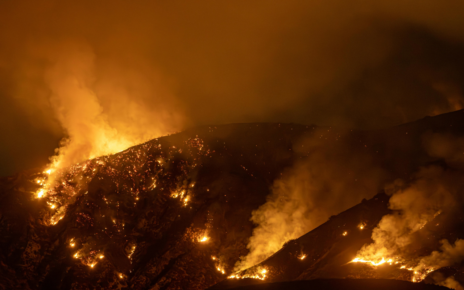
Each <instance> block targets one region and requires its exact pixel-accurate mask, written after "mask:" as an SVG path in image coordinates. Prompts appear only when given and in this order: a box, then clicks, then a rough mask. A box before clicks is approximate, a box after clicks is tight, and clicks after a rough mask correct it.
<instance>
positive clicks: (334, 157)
mask: <svg viewBox="0 0 464 290" xmlns="http://www.w3.org/2000/svg"><path fill="white" fill-rule="evenodd" d="M345 135H347V133H346V132H337V131H335V130H331V129H328V128H327V129H316V130H315V131H314V132H313V133H312V134H311V136H310V137H308V138H306V139H305V140H302V141H301V142H300V143H298V144H295V146H294V147H293V150H294V152H295V153H296V154H301V155H305V156H306V157H305V158H304V159H303V160H301V161H299V162H297V163H296V164H295V165H294V166H293V167H292V168H289V169H288V170H287V171H286V172H284V174H283V176H282V178H280V179H278V180H276V181H275V182H274V184H273V186H272V189H271V190H272V193H271V194H270V196H268V198H267V201H266V203H265V204H263V205H262V206H261V207H259V208H258V209H257V210H255V211H254V212H253V213H252V217H251V221H253V222H254V223H255V224H256V228H255V229H254V230H253V235H252V237H251V238H250V241H249V243H248V245H247V248H248V249H249V250H250V252H249V254H248V255H247V256H245V257H241V260H240V261H239V262H237V263H236V265H235V271H240V270H243V269H246V268H249V267H251V266H253V265H255V264H257V263H259V262H261V261H263V260H264V259H266V258H267V257H269V256H270V255H272V254H273V253H275V252H277V251H278V250H279V249H280V248H282V246H283V245H284V244H285V243H286V242H288V241H289V240H292V239H296V238H298V237H300V236H301V235H303V234H305V233H307V232H308V231H310V230H312V229H314V228H315V227H317V226H319V225H321V224H322V223H324V222H325V221H327V219H328V218H329V217H330V216H331V215H334V214H338V213H339V212H341V211H343V210H346V209H348V208H350V207H352V206H354V205H355V204H357V203H359V202H360V201H361V199H363V198H369V197H371V196H372V195H375V194H376V193H377V191H378V190H379V189H380V188H381V184H382V181H383V180H384V178H385V172H383V170H381V169H380V168H379V167H378V166H377V165H376V164H375V162H374V161H373V160H372V157H371V156H370V155H369V154H365V153H364V152H363V151H362V149H361V150H358V149H357V148H352V147H351V146H348V145H347V144H346V143H345V142H343V141H342V140H343V139H344V137H345Z"/></svg>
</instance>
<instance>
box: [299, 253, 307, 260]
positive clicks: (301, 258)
mask: <svg viewBox="0 0 464 290" xmlns="http://www.w3.org/2000/svg"><path fill="white" fill-rule="evenodd" d="M305 258H306V255H305V254H303V255H301V256H299V257H298V259H300V260H304V259H305Z"/></svg>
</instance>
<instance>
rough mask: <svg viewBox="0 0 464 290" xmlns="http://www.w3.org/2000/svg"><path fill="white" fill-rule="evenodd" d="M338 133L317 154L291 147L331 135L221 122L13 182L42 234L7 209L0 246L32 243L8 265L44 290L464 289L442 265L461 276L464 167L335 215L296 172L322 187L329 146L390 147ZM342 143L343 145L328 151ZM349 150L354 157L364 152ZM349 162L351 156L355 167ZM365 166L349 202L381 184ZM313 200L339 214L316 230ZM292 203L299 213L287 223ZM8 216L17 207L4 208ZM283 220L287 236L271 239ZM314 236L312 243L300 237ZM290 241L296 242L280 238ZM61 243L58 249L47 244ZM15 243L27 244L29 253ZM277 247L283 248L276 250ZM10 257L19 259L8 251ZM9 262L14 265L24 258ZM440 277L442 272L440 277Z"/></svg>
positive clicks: (434, 171)
mask: <svg viewBox="0 0 464 290" xmlns="http://www.w3.org/2000/svg"><path fill="white" fill-rule="evenodd" d="M448 127H449V126H448ZM237 128H239V129H237ZM202 130H203V131H202ZM395 130H399V129H395ZM224 131H225V132H224ZM408 131H409V132H413V130H412V129H408ZM259 132H265V133H260V134H262V135H259V134H258V133H259ZM325 132H326V135H322V137H321V140H324V141H320V140H318V141H317V146H315V147H309V148H308V147H307V146H308V143H307V142H308V141H306V142H303V143H301V142H300V141H292V140H302V138H303V139H308V138H310V136H313V137H316V136H317V137H318V139H319V137H320V136H321V135H320V133H321V129H315V128H314V127H310V126H294V125H286V126H285V127H284V126H283V125H279V124H269V125H266V126H265V125H262V124H254V125H240V126H238V125H237V126H229V127H227V126H226V127H224V128H222V130H219V129H216V128H214V127H213V128H212V127H209V128H203V129H201V130H200V129H196V130H194V131H190V132H185V133H181V134H177V135H173V136H168V137H165V138H160V139H157V140H153V141H150V142H147V143H144V144H141V145H139V146H136V147H132V148H129V149H127V150H125V151H123V152H119V153H117V154H114V155H107V156H102V157H98V158H95V159H92V160H87V161H85V162H82V163H79V164H75V165H73V166H70V167H67V168H62V169H59V170H54V171H50V172H47V170H43V171H41V172H39V173H28V174H24V175H22V176H20V177H18V178H17V179H8V181H5V183H4V184H6V185H4V187H3V188H7V189H5V192H8V195H6V196H7V197H8V198H10V199H6V201H5V203H4V204H13V205H14V206H15V207H18V206H19V204H17V203H15V202H16V201H15V200H17V199H13V197H15V198H16V197H18V196H22V198H21V201H23V202H24V201H28V203H27V204H28V207H27V208H28V210H29V212H30V216H31V218H30V219H28V218H27V217H21V218H22V219H20V221H22V222H23V224H25V225H26V227H29V228H30V230H29V231H23V232H18V233H15V234H13V233H14V232H12V230H14V229H16V228H19V227H11V226H9V225H10V224H11V223H12V221H15V220H18V218H17V217H16V216H14V218H13V216H9V215H6V216H5V217H3V219H0V221H2V223H0V226H2V227H3V228H2V231H4V232H5V233H8V235H5V236H4V237H1V238H0V241H1V242H2V249H6V250H8V251H13V252H14V251H18V252H19V251H20V248H21V247H24V249H25V250H23V252H21V253H22V254H21V255H19V256H14V255H10V257H11V258H9V259H13V258H14V257H19V258H18V261H21V263H19V262H18V264H17V265H21V266H17V267H20V269H22V271H23V273H25V274H24V275H26V276H27V279H30V280H31V281H34V279H35V278H33V275H34V273H37V272H40V273H44V274H43V277H44V278H43V279H44V281H46V282H43V283H45V284H44V285H55V284H53V283H57V284H56V285H58V284H59V285H70V284H69V283H78V284H79V285H87V286H89V285H97V284H98V283H100V282H98V281H105V283H108V284H107V286H108V285H112V286H108V287H107V286H105V287H106V288H108V289H111V287H113V288H116V287H119V286H121V287H122V286H124V285H129V284H130V285H133V287H135V288H144V287H145V288H146V287H148V285H157V287H158V286H159V287H166V289H176V287H177V288H189V289H204V288H206V287H208V286H210V285H213V284H215V283H217V282H219V281H221V280H223V279H226V280H227V281H238V280H240V281H244V282H246V281H247V280H248V279H250V280H260V281H269V282H274V281H286V280H293V279H299V280H301V279H315V278H321V277H340V278H385V277H387V278H394V279H403V280H408V281H414V282H418V281H424V280H425V281H428V282H430V279H435V280H436V281H435V280H433V283H437V284H439V283H445V281H447V282H446V283H448V284H450V285H451V284H452V283H455V284H456V283H458V282H459V281H460V278H459V277H457V276H456V279H455V280H452V279H451V278H450V275H449V273H447V272H446V271H444V270H443V269H444V268H449V269H458V268H456V267H457V266H456V265H459V263H460V261H461V260H462V258H461V256H464V255H461V253H462V250H461V249H462V248H464V246H463V245H462V243H461V241H462V240H463V238H464V237H463V236H460V235H459V234H454V233H455V232H456V233H459V231H455V232H453V231H454V230H450V225H455V224H457V223H458V221H459V220H460V216H459V215H457V216H456V217H457V218H456V219H455V220H453V221H452V222H451V219H450V217H451V216H452V214H453V213H459V206H460V204H461V198H460V194H459V193H460V192H461V188H464V186H463V185H462V181H461V178H460V176H461V174H460V172H461V169H459V168H457V167H454V168H450V167H447V166H443V165H441V164H438V165H437V164H426V165H424V166H422V167H421V168H422V169H420V170H416V169H417V168H418V167H411V172H410V173H411V175H408V176H412V177H413V178H409V179H404V178H403V179H402V180H403V181H394V180H393V181H389V182H388V184H390V186H389V187H387V188H386V194H384V193H380V194H378V195H376V196H375V197H374V198H370V199H365V200H363V201H362V202H361V203H360V204H358V205H356V206H354V207H352V208H350V209H345V210H344V211H342V212H341V213H340V214H338V215H330V213H333V211H335V210H336V209H337V208H338V207H337V206H335V204H332V202H331V201H329V200H327V199H326V195H317V194H316V195H315V196H311V197H308V196H306V195H305V194H304V193H305V191H304V190H303V189H304V187H302V188H300V189H298V190H297V191H294V189H295V188H294V187H293V186H292V185H291V184H292V183H291V182H290V181H291V180H297V179H292V178H291V177H290V176H291V175H290V174H291V173H294V172H295V170H299V169H304V171H303V172H305V174H307V173H308V172H309V173H310V174H313V175H312V177H310V180H316V179H317V178H316V177H317V176H319V177H320V174H322V172H320V171H316V172H312V171H311V170H312V169H311V167H309V165H308V163H307V162H308V160H309V161H314V160H316V159H314V158H316V155H315V154H314V153H311V152H313V150H316V149H317V150H322V149H320V148H325V147H327V148H325V149H324V150H326V151H324V152H325V153H324V154H326V156H332V155H331V154H335V153H337V152H339V153H337V154H341V155H343V154H344V153H345V152H344V151H343V152H342V151H340V150H341V149H340V148H341V147H342V145H338V143H337V142H341V143H340V144H345V146H348V145H346V144H351V145H353V144H354V145H353V146H355V145H356V146H359V147H360V148H362V150H372V154H373V156H377V155H375V154H374V153H375V152H376V151H378V150H377V149H378V148H376V147H375V146H374V145H375V144H377V143H378V142H380V141H378V139H375V138H374V137H369V138H373V140H370V141H369V140H367V139H368V138H367V137H365V136H363V135H359V134H358V135H350V134H349V133H345V135H343V134H340V133H339V132H333V131H332V130H330V129H327V130H325ZM363 134H367V133H363ZM383 134H384V133H383ZM385 134H386V133H385ZM258 135H259V136H258ZM411 135H413V134H412V133H410V134H408V138H410V136H411ZM200 136H201V137H200ZM257 136H258V137H257ZM301 136H304V137H301ZM350 136H351V137H350ZM369 136H370V135H369ZM239 137H243V138H239ZM325 138H327V139H325ZM363 138H365V139H366V140H364V139H363ZM376 138H378V137H376ZM382 138H385V139H386V140H390V139H391V138H387V137H382ZM359 139H362V141H363V142H359ZM258 140H259V142H258ZM337 140H339V141H337ZM353 140H357V141H356V142H354V141H353ZM380 140H383V139H380ZM292 142H294V144H293V143H292ZM319 142H322V143H319ZM324 142H326V143H324ZM369 142H370V143H369ZM376 142H377V143H376ZM332 143H334V144H335V145H333V146H334V147H330V146H329V145H330V144H332ZM321 144H327V146H325V147H324V146H322V145H321ZM359 144H360V145H359ZM365 144H367V146H364V145H365ZM372 144H374V145H372ZM351 145H350V146H351ZM384 146H387V145H384ZM389 146H390V145H389ZM391 146H393V145H391ZM297 147H299V148H300V149H298V150H299V151H298V150H296V148H297ZM348 147H349V146H348ZM301 148H304V149H301ZM349 148H350V150H348V149H345V151H350V152H354V151H355V150H351V147H349ZM365 148H368V149H365ZM369 152H370V151H369ZM408 152H409V151H408ZM324 154H323V155H324ZM356 154H358V153H356ZM366 154H367V153H366ZM370 154H371V153H370ZM427 154H428V153H427ZM430 154H431V153H430ZM335 155H336V154H335ZM282 156H286V158H282ZM359 156H361V157H362V156H364V157H363V158H366V157H365V156H366V155H363V154H361V155H358V157H359ZM424 156H425V155H424ZM427 156H429V155H427ZM446 156H447V157H446V158H449V159H450V160H453V162H454V163H453V164H459V163H458V162H457V161H456V160H458V159H456V158H454V157H449V156H451V155H449V154H448V155H446ZM378 158H379V159H378V160H377V159H372V160H370V161H369V162H370V163H368V164H369V166H370V164H374V165H375V166H377V164H379V163H382V162H385V159H382V158H383V157H382V158H380V157H378ZM423 159H425V158H424V157H423V156H422V157H420V158H418V160H423ZM388 160H390V158H389V159H388ZM392 160H393V159H392ZM400 160H402V159H401V158H400ZM430 160H431V159H430ZM349 161H351V159H348V160H344V162H346V164H348V163H349ZM394 161H396V160H394ZM279 162H280V163H279ZM334 164H335V163H334ZM292 165H293V166H294V167H290V169H288V168H289V166H292ZM400 165H402V164H400ZM334 166H335V165H334ZM347 166H348V165H347ZM369 166H367V167H366V168H368V167H369ZM389 166H390V167H395V166H397V164H395V163H393V164H390V165H389ZM226 167H227V169H224V168H226ZM328 167H331V165H328ZM283 168H287V170H284V169H283ZM347 168H348V167H347ZM398 168H401V169H403V168H404V167H403V166H398ZM308 170H309V171H308ZM364 171H365V170H364V167H359V168H357V169H356V170H355V173H356V174H355V175H352V176H351V175H350V176H349V178H348V177H347V178H346V179H343V180H341V181H340V182H339V183H338V184H335V183H333V184H331V185H330V186H333V187H331V190H332V192H333V193H334V194H335V196H339V197H343V196H342V195H338V194H339V193H340V194H341V193H342V191H341V189H340V192H339V191H338V190H339V187H340V188H344V186H345V185H349V184H350V183H351V182H352V183H353V184H355V183H357V182H360V183H362V185H361V186H359V187H354V188H355V189H356V190H358V189H360V188H375V186H373V185H372V184H371V185H369V184H368V183H366V182H365V181H361V180H360V179H357V177H359V176H360V174H362V173H364ZM335 172H336V173H337V174H339V171H335ZM413 172H416V173H414V174H413ZM318 174H319V175H318ZM324 174H326V172H324ZM347 175H349V174H347ZM324 176H325V175H324ZM329 177H331V175H330V176H329V175H328V176H326V177H324V178H325V179H323V180H329V179H330V178H329ZM352 177H355V178H354V179H351V178H352ZM370 177H371V176H369V178H370ZM301 178H303V175H302V176H301ZM7 182H10V183H7ZM9 184H11V185H9ZM309 185H311V186H315V184H314V183H311V184H309ZM309 185H308V186H309ZM319 185H320V186H321V187H320V188H319V187H314V188H313V189H312V190H313V191H311V192H313V193H320V192H321V191H319V190H320V189H322V188H328V187H326V183H325V182H322V183H320V184H319ZM335 185H336V186H335ZM367 185H369V186H367ZM366 186H367V187H366ZM371 186H372V187H371ZM329 188H330V187H329ZM369 190H370V189H369ZM295 192H296V193H295ZM360 192H361V191H360ZM270 193H271V196H269V197H268V198H267V199H266V196H267V195H269V194H270ZM363 194H364V193H362V194H361V193H360V195H359V196H358V197H361V196H363ZM366 194H367V193H366ZM308 199H309V203H313V204H314V205H317V204H318V201H321V204H323V205H326V206H327V208H328V211H327V212H324V213H323V214H322V216H326V217H327V219H328V220H326V221H325V222H322V225H316V226H315V228H312V230H308V232H307V233H305V232H304V231H306V230H307V229H308V228H309V229H311V227H312V226H314V223H313V222H309V223H306V222H307V216H306V215H305V214H306V213H310V215H309V216H313V215H316V214H317V213H320V212H318V211H317V208H316V207H312V206H308V203H306V204H304V202H308ZM358 202H359V199H358ZM260 205H261V206H262V207H261V208H260ZM293 209H296V211H293V212H294V213H295V215H293V216H292V215H288V213H290V212H292V211H291V210H293ZM254 211H255V212H254ZM4 212H7V211H6V208H5V206H3V207H2V208H1V213H4ZM272 213H278V214H277V216H275V217H276V218H280V217H283V220H284V221H289V222H295V221H298V222H296V223H294V224H293V225H295V226H296V227H295V229H290V227H288V226H287V225H284V224H282V223H278V220H277V219H274V216H273V215H272ZM250 216H251V217H252V221H250V220H249V218H250ZM265 217H268V219H267V220H266V219H264V218H265ZM458 217H459V218H458ZM299 218H301V220H299ZM4 221H6V222H4ZM253 222H254V223H255V225H253ZM256 222H258V223H256ZM290 225H291V223H290ZM272 226H276V228H275V229H276V230H275V231H271V232H269V231H267V229H273V227H272ZM8 227H9V228H8ZM258 228H259V230H258V231H256V229H258ZM35 229H40V230H35ZM254 230H255V231H254ZM281 230H282V231H281ZM301 232H303V234H302V236H301V237H295V235H297V234H299V233H301ZM280 233H287V234H286V235H280V236H279V238H275V237H277V236H278V235H279V234H280ZM450 233H453V234H452V235H450ZM260 234H262V236H260ZM14 235H16V236H14ZM24 235H27V236H24ZM12 237H14V238H12ZM19 237H22V240H20V239H19ZM250 237H251V239H250ZM253 237H255V238H253ZM265 238H268V242H267V243H264V244H262V247H257V248H250V247H248V250H250V251H249V253H250V255H252V256H253V255H254V256H253V259H248V260H247V262H246V263H249V262H250V261H252V260H254V259H255V258H256V257H263V260H261V261H259V262H257V263H256V264H254V265H253V266H252V267H248V268H246V269H241V270H237V266H236V265H237V264H236V262H237V261H239V263H240V261H245V260H244V259H243V258H242V259H240V256H242V257H246V255H247V243H248V242H251V243H253V241H254V242H257V241H258V240H264V239H265ZM371 238H372V242H370V241H371V240H370V239H371ZM429 238H430V239H429ZM50 239H52V240H51V241H53V242H47V243H45V242H44V241H48V240H50ZM440 240H441V241H442V242H441V244H439V243H438V241H440ZM11 241H27V243H26V244H24V243H23V244H21V242H18V243H17V245H16V243H13V242H11ZM248 245H250V244H248ZM256 245H257V244H256ZM273 247H275V248H277V250H276V252H274V253H273V254H271V255H270V254H269V252H270V249H273ZM6 250H5V251H6ZM358 250H359V251H358ZM47 253H52V254H51V255H52V256H53V257H57V258H56V259H54V262H50V261H48V260H43V259H44V258H43V257H45V255H48V254H47ZM253 253H255V254H256V253H259V255H255V254H253ZM2 255H3V257H7V255H6V254H5V253H4V252H2ZM269 255H270V256H269ZM250 257H251V256H250ZM65 259H68V260H65ZM61 261H67V262H66V263H68V264H67V265H68V267H70V268H69V269H71V271H72V272H68V270H66V271H64V270H63V269H66V267H63V265H62V262H61ZM8 264H11V265H15V264H14V263H12V262H11V261H9V262H8ZM198 265H201V266H198ZM241 265H242V266H243V265H245V264H241ZM15 267H16V266H15ZM15 269H16V268H15ZM18 269H19V268H18ZM16 273H19V272H16ZM201 273H206V274H201ZM386 273H387V274H386ZM438 274H441V275H442V278H437V277H438V276H437V275H438ZM41 275H42V274H41ZM160 275H161V276H160ZM201 275H204V276H201ZM382 275H383V276H382ZM388 275H389V276H388ZM52 277H60V278H58V279H52ZM76 277H78V278H76ZM159 277H163V278H159ZM180 277H181V278H180ZM195 277H202V278H201V279H197V278H195ZM227 278H230V279H227ZM76 279H78V281H79V282H76V281H77V280H76ZM99 279H100V280H99ZM17 280H18V281H20V280H21V279H17ZM260 281H256V282H260ZM453 281H454V282H453ZM47 283H48V284H47ZM66 283H68V284H66ZM232 283H233V282H232ZM10 285H13V284H10ZM76 285H77V284H76ZM98 285H100V284H98ZM101 285H103V284H101ZM117 285H119V286H117ZM60 287H65V286H60ZM102 287H103V286H102Z"/></svg>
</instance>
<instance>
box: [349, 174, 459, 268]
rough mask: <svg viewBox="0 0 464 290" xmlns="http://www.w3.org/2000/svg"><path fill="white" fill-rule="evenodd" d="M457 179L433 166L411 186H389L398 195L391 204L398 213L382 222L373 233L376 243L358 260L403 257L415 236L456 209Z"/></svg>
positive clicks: (364, 249) (393, 196) (366, 247)
mask: <svg viewBox="0 0 464 290" xmlns="http://www.w3.org/2000/svg"><path fill="white" fill-rule="evenodd" d="M455 179H456V180H458V179H457V176H455V175H454V174H450V173H448V172H446V171H445V170H443V169H442V168H440V167H436V166H431V167H426V168H422V169H421V170H420V171H419V172H418V173H417V174H416V176H415V181H414V182H413V183H412V184H410V185H406V184H405V183H404V182H401V181H396V183H395V184H394V185H393V186H392V185H391V186H389V187H388V190H387V192H388V191H390V193H391V191H394V192H393V195H392V197H391V198H390V202H389V208H390V209H392V210H393V211H394V213H392V214H389V215H386V216H384V217H383V218H382V219H381V220H380V222H379V224H378V225H377V227H376V228H375V229H374V230H373V233H372V240H373V243H372V244H369V245H365V246H363V247H362V249H361V250H360V251H359V252H358V254H357V256H358V257H362V258H363V259H364V260H368V261H375V262H379V261H380V260H382V258H385V259H387V258H392V257H394V256H395V255H398V254H400V253H401V252H402V250H403V249H404V248H405V247H406V246H408V245H409V244H410V243H411V242H412V234H413V233H415V232H417V231H419V230H420V229H422V228H423V227H424V226H425V225H426V224H427V223H428V222H430V221H431V220H433V219H434V218H435V217H436V216H437V215H439V214H441V213H442V211H444V210H446V209H449V208H450V207H451V206H452V205H454V202H455V199H454V197H455V196H456V194H457V190H458V188H457V187H456V186H455V184H454V183H453V181H455Z"/></svg>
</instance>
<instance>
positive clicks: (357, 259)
mask: <svg viewBox="0 0 464 290" xmlns="http://www.w3.org/2000/svg"><path fill="white" fill-rule="evenodd" d="M389 261H391V259H390V260H389ZM351 262H352V263H368V264H371V265H372V266H379V265H382V264H385V263H387V261H386V260H385V258H382V260H380V261H379V262H375V261H366V260H364V259H361V258H355V259H353V260H352V261H351Z"/></svg>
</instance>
